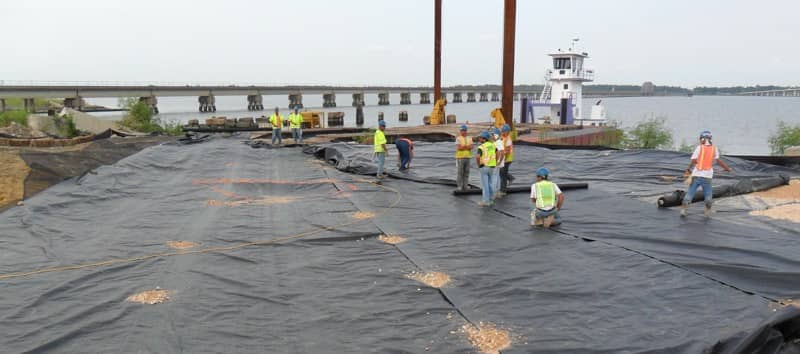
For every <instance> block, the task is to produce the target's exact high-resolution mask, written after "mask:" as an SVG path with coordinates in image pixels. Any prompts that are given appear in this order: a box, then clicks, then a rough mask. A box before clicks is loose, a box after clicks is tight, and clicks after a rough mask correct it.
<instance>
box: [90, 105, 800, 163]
mask: <svg viewBox="0 0 800 354" xmlns="http://www.w3.org/2000/svg"><path fill="white" fill-rule="evenodd" d="M365 99H366V102H367V104H368V105H367V106H366V107H364V117H365V124H364V126H365V127H376V126H377V122H378V118H377V117H378V112H383V113H384V119H385V120H386V122H387V124H388V125H389V126H390V127H393V126H416V125H421V124H422V118H423V117H424V116H425V115H429V114H430V112H431V109H432V107H433V105H430V104H424V105H421V104H413V105H399V104H397V103H399V102H400V95H399V94H393V95H391V97H390V101H391V102H392V103H393V104H392V105H390V106H378V105H376V103H377V102H378V98H377V95H366V98H365ZM412 99H416V100H418V99H419V97H418V96H416V95H412ZM597 100H598V99H584V107H583V111H584V112H590V111H591V107H590V106H591V105H593V104H594V103H595V102H596V101H597ZM602 100H603V104H604V105H605V106H606V110H607V112H608V118H609V120H611V121H616V122H617V123H619V125H620V126H621V127H623V128H628V127H631V126H634V125H635V124H636V123H638V122H641V121H643V120H646V119H650V118H653V117H663V118H664V119H665V120H666V122H667V126H668V127H669V128H670V129H671V130H672V134H673V138H674V142H673V143H674V145H675V146H679V145H680V144H681V143H682V142H685V143H688V144H694V143H695V142H696V141H697V138H698V136H699V134H700V132H701V131H703V130H711V131H712V133H713V134H714V143H715V144H716V145H717V146H719V147H720V150H721V151H722V152H723V153H727V154H742V155H766V154H769V153H770V148H769V144H768V139H769V136H770V135H771V134H773V133H775V130H776V127H777V123H778V121H781V120H782V121H785V122H787V123H791V124H800V98H797V97H734V96H731V97H722V96H695V97H677V96H676V97H626V98H605V99H602ZM89 101H90V103H93V104H99V105H104V106H109V107H114V106H116V105H117V100H116V99H91V100H89ZM216 101H217V102H216V105H217V112H215V113H199V112H197V108H198V104H197V98H196V97H163V98H159V99H158V108H159V111H160V112H161V113H160V114H159V118H160V119H162V120H164V121H179V122H184V123H185V122H187V121H188V120H189V119H200V120H201V121H203V120H205V119H206V118H211V117H212V116H226V117H229V118H233V117H235V118H239V117H259V116H261V115H267V116H268V115H269V114H270V113H271V112H272V109H274V107H279V108H280V110H281V113H283V114H286V115H288V113H289V109H287V108H286V106H287V105H288V102H289V101H288V99H287V97H285V96H264V107H265V110H264V111H261V112H249V111H247V109H246V107H247V100H246V98H245V97H237V96H219V97H217V100H216ZM303 103H304V105H305V107H306V109H312V110H319V111H326V112H344V113H345V118H344V121H345V126H355V119H356V118H355V108H354V107H352V106H351V103H352V97H351V96H350V94H346V95H345V94H340V95H337V104H338V105H339V107H336V108H321V106H322V96H321V95H310V96H304V97H303ZM497 107H500V102H478V103H450V104H448V105H447V108H446V112H447V114H455V115H456V117H457V121H458V122H459V123H463V122H488V121H491V118H490V116H489V113H490V112H491V111H492V109H494V108H497ZM400 111H407V112H408V115H409V120H408V122H400V121H399V120H398V119H397V117H398V114H399V113H400ZM519 111H520V107H519V102H515V108H514V114H515V117H516V120H517V121H519V117H518V116H519ZM543 114H546V112H545V110H541V111H540V110H538V109H537V115H543ZM96 115H99V116H102V117H107V118H109V119H119V117H120V113H118V112H116V113H102V114H96Z"/></svg>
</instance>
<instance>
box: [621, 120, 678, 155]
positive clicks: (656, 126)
mask: <svg viewBox="0 0 800 354" xmlns="http://www.w3.org/2000/svg"><path fill="white" fill-rule="evenodd" d="M626 135H627V136H626V138H625V147H626V148H628V149H658V148H662V149H669V148H672V132H671V131H670V130H669V128H667V127H666V125H665V119H664V118H662V117H658V118H651V119H648V120H646V121H644V122H640V123H638V124H636V126H635V127H633V129H630V130H628V131H627V134H626Z"/></svg>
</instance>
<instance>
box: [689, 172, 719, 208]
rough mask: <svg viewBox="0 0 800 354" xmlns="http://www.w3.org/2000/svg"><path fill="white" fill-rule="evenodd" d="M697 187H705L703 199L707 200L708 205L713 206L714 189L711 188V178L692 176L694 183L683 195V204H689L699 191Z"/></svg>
mask: <svg viewBox="0 0 800 354" xmlns="http://www.w3.org/2000/svg"><path fill="white" fill-rule="evenodd" d="M697 187H702V188H703V200H705V203H706V207H708V208H710V207H711V202H712V199H713V198H714V189H713V188H711V178H705V177H692V184H691V185H690V186H689V191H688V192H686V195H685V196H683V204H684V205H689V204H691V203H692V199H694V194H695V193H697Z"/></svg>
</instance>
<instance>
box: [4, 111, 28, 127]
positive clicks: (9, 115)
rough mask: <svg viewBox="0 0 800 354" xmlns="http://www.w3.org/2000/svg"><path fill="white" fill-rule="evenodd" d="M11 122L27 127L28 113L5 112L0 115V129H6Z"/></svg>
mask: <svg viewBox="0 0 800 354" xmlns="http://www.w3.org/2000/svg"><path fill="white" fill-rule="evenodd" d="M11 122H16V123H17V124H19V125H22V126H25V127H27V126H28V112H25V111H7V112H3V113H0V127H7V126H9V125H11Z"/></svg>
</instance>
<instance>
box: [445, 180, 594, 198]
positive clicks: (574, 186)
mask: <svg viewBox="0 0 800 354" xmlns="http://www.w3.org/2000/svg"><path fill="white" fill-rule="evenodd" d="M558 188H559V189H561V190H562V191H568V190H573V189H586V188H589V184H588V183H584V182H576V183H558ZM523 192H527V193H530V192H531V187H530V186H519V187H508V188H507V189H506V193H508V194H511V193H523ZM481 193H483V191H482V190H481V189H480V188H472V189H467V190H464V191H462V190H460V189H456V190H454V191H453V195H470V194H481Z"/></svg>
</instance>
